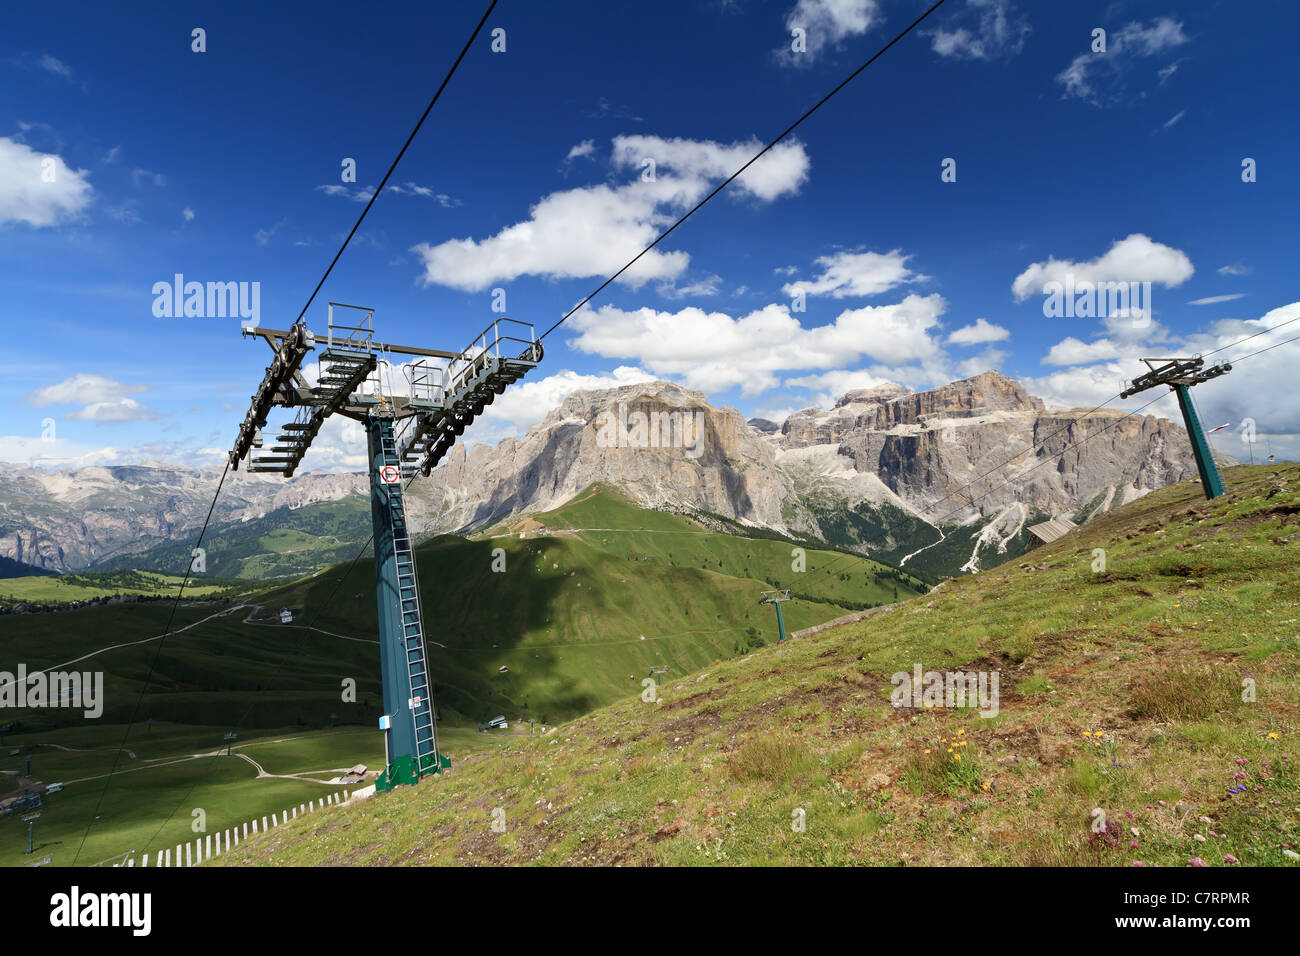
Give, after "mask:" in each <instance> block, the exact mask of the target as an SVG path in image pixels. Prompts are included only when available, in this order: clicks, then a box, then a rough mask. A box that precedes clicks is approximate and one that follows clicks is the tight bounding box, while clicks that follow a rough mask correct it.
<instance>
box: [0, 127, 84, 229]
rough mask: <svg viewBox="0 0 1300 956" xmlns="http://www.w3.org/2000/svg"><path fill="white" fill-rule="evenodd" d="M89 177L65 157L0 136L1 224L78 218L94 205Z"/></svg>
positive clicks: (49, 223)
mask: <svg viewBox="0 0 1300 956" xmlns="http://www.w3.org/2000/svg"><path fill="white" fill-rule="evenodd" d="M89 176H90V173H89V172H88V171H87V170H84V169H80V170H74V169H71V168H69V166H68V165H67V163H65V162H64V161H63V158H62V157H61V156H56V155H54V154H51V153H38V152H37V151H36V150H34V149H32V148H31V147H30V146H28V145H27V144H26V143H20V142H18V141H17V140H14V139H10V138H9V137H7V136H0V225H4V224H5V223H7V222H25V223H27V224H28V225H29V226H37V227H41V226H53V225H56V224H58V223H59V222H63V221H66V220H68V219H71V218H73V217H75V216H76V215H77V214H79V213H80V212H81V211H82V210H83V209H85V208H86V206H87V205H88V204H89V203H90V200H91V195H92V193H93V190H92V189H91V188H90V182H89V180H88V177H89ZM51 178H52V179H53V182H47V181H46V180H48V179H51Z"/></svg>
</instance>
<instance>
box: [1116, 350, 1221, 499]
mask: <svg viewBox="0 0 1300 956" xmlns="http://www.w3.org/2000/svg"><path fill="white" fill-rule="evenodd" d="M1142 361H1143V362H1146V364H1147V368H1149V369H1150V370H1151V371H1149V372H1147V374H1145V375H1141V376H1139V377H1137V378H1135V379H1133V386H1132V388H1129V389H1126V390H1124V391H1123V392H1120V398H1128V397H1129V396H1130V395H1136V394H1137V393H1138V392H1145V391H1146V390H1147V389H1148V388H1155V387H1156V386H1157V385H1168V386H1169V387H1170V388H1172V389H1173V390H1174V391H1175V392H1177V393H1178V407H1179V408H1180V409H1182V412H1183V424H1184V425H1186V426H1187V434H1188V435H1190V436H1191V437H1192V451H1193V452H1194V453H1195V455H1196V469H1197V471H1199V472H1200V473H1201V487H1202V488H1203V489H1205V497H1206V498H1217V497H1219V495H1221V494H1223V481H1222V480H1221V479H1220V478H1219V469H1218V468H1216V467H1215V465H1214V455H1213V453H1212V452H1211V451H1210V443H1209V440H1208V439H1206V437H1205V430H1204V429H1203V428H1201V420H1200V418H1199V417H1198V416H1197V414H1196V408H1195V406H1194V405H1193V404H1192V395H1191V391H1190V389H1191V387H1192V386H1193V385H1200V384H1201V383H1202V382H1208V381H1209V380H1210V379H1212V378H1218V377H1219V376H1220V375H1224V374H1226V373H1228V372H1231V371H1232V366H1231V365H1227V364H1223V365H1215V366H1214V367H1213V368H1202V366H1203V365H1204V364H1205V360H1204V359H1202V358H1199V357H1197V358H1184V359H1177V358H1150V359H1143V360H1142ZM1156 362H1164V363H1165V364H1163V365H1160V366H1156V365H1155V363H1156Z"/></svg>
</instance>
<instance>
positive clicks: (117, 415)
mask: <svg viewBox="0 0 1300 956" xmlns="http://www.w3.org/2000/svg"><path fill="white" fill-rule="evenodd" d="M143 391H146V387H145V386H144V385H125V384H123V383H122V382H119V381H117V380H116V379H112V378H106V377H104V376H103V375H89V374H85V373H82V374H78V375H74V376H72V377H71V378H66V379H64V380H63V381H61V382H57V383H56V384H54V385H46V386H45V387H44V388H38V389H36V390H35V391H33V392H29V393H28V395H27V404H28V405H31V406H32V407H34V408H44V407H46V406H48V405H81V406H82V407H81V408H80V409H77V410H76V411H72V412H69V413H68V414H67V417H68V418H75V419H81V420H83V421H92V422H98V423H100V424H106V423H117V422H132V421H148V420H150V419H154V418H158V417H159V416H158V413H157V412H155V411H154V410H153V409H151V408H149V407H148V406H146V405H142V404H140V403H139V402H137V401H136V400H135V399H133V398H128V397H127V396H128V395H130V394H132V393H138V392H143Z"/></svg>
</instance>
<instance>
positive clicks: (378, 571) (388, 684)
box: [230, 302, 542, 790]
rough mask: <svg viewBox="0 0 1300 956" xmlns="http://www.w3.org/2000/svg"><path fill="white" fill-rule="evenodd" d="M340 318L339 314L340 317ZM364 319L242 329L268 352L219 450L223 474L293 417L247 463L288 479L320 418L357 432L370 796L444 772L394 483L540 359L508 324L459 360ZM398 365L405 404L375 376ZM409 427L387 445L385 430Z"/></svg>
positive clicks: (439, 450) (447, 445)
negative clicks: (389, 334) (368, 593)
mask: <svg viewBox="0 0 1300 956" xmlns="http://www.w3.org/2000/svg"><path fill="white" fill-rule="evenodd" d="M335 309H353V310H356V311H357V312H360V313H363V317H362V318H361V319H358V320H355V321H356V324H355V325H344V324H342V323H336V322H335V320H334V310H335ZM349 314H351V313H349ZM373 315H374V309H369V308H363V307H361V306H355V305H344V304H343V303H340V302H331V303H330V304H329V331H328V334H327V335H325V336H320V335H317V334H315V333H313V332H311V331H310V330H308V329H307V328H306V326H305V325H304V324H303V323H302V322H298V323H296V324H295V325H294V326H293V327H292V328H290V329H288V330H287V331H285V330H281V329H265V328H247V327H246V328H244V330H243V334H244V335H246V336H255V337H258V338H262V339H265V340H266V342H267V344H268V345H270V346H271V350H272V351H273V352H274V353H275V358H274V359H273V360H272V362H271V364H270V365H269V366H267V369H266V375H265V376H264V377H263V379H262V384H261V385H260V386H258V389H257V394H256V395H254V396H253V398H252V405H251V407H250V408H249V410H248V414H247V415H246V416H245V418H244V423H243V424H242V425H241V426H240V427H239V437H238V438H237V439H236V440H235V447H234V448H233V449H232V450H231V452H230V463H231V465H232V466H233V467H234V468H238V467H239V463H240V462H241V461H243V460H244V459H245V457H247V456H248V454H249V452H250V450H251V449H254V448H257V449H261V448H262V446H263V443H262V429H263V428H265V427H266V422H267V416H268V414H269V413H270V411H271V409H273V408H276V407H280V408H293V409H296V412H295V413H294V418H293V420H292V421H291V422H288V423H286V424H284V425H282V426H280V428H281V435H280V436H279V438H278V439H276V444H274V445H272V446H271V448H269V449H267V451H268V452H269V454H267V453H262V454H260V455H258V456H256V457H253V458H251V459H249V462H248V471H250V472H275V473H279V474H282V475H284V476H285V477H286V478H289V477H292V476H293V473H294V471H295V470H296V469H297V467H298V465H299V464H300V463H301V462H302V459H303V455H305V454H306V453H307V449H308V448H309V447H310V446H311V442H312V439H314V438H315V437H316V435H317V433H319V431H320V429H321V426H322V425H323V424H324V422H325V419H326V418H328V417H329V416H330V415H333V414H339V415H345V416H347V417H348V418H351V419H354V420H356V421H358V422H360V423H361V424H362V425H363V426H364V427H365V429H366V437H367V441H368V447H369V453H370V454H369V461H370V468H369V471H370V516H371V519H372V521H373V522H374V542H375V590H376V593H377V597H378V601H379V647H380V663H381V668H382V669H381V674H382V678H383V688H384V716H383V718H381V720H380V727H381V728H382V729H384V731H385V737H384V743H385V750H386V753H387V760H386V766H385V768H384V772H383V773H382V774H381V775H380V777H379V779H378V781H376V784H375V786H376V788H377V789H378V790H391V789H392V788H393V787H395V786H397V785H399V784H414V783H416V782H418V781H419V780H420V778H421V777H424V776H426V775H428V774H431V773H438V772H440V771H441V770H443V769H444V768H446V767H449V766H450V765H451V763H450V761H449V760H448V759H447V758H446V757H445V756H443V755H441V754H440V753H439V752H438V742H437V726H436V717H435V714H434V710H433V702H432V700H431V698H430V694H429V674H428V671H427V668H426V652H425V647H424V623H423V619H422V617H421V614H420V594H419V582H418V579H417V576H416V569H415V551H414V548H413V546H412V540H411V533H410V529H409V527H408V524H407V519H406V508H405V505H404V504H403V496H402V479H403V478H404V477H411V476H414V475H416V474H423V475H427V474H429V472H430V471H431V470H432V469H433V467H434V466H435V465H437V464H438V462H439V461H440V460H441V459H442V458H443V456H444V455H446V454H447V452H448V451H449V450H450V449H451V446H452V445H453V444H454V443H455V441H456V439H457V438H458V437H459V436H460V435H461V434H463V433H464V431H465V429H466V428H468V427H469V425H470V424H471V423H472V422H473V421H474V419H475V418H476V417H477V416H478V415H480V414H482V412H483V409H484V407H485V406H487V405H490V404H492V401H493V400H494V399H495V398H496V396H498V395H500V394H501V393H502V392H504V391H505V390H506V388H507V386H509V385H511V384H513V383H514V382H517V381H518V380H519V379H521V378H522V377H523V376H524V375H525V374H526V373H527V372H529V371H530V370H531V369H533V368H536V366H537V364H538V363H539V362H540V361H541V359H542V345H541V342H539V341H538V340H537V337H536V335H535V334H534V332H533V327H532V326H531V325H527V324H525V323H523V322H516V321H515V320H513V319H506V318H500V319H497V320H496V321H494V322H493V323H492V324H491V325H490V326H488V328H487V329H486V330H485V331H484V332H483V334H482V335H480V336H478V338H476V339H475V340H474V341H473V342H471V343H470V345H469V346H468V347H467V348H465V349H463V350H462V351H460V352H443V351H439V350H437V349H422V348H414V347H409V346H402V345H385V344H383V343H381V342H376V341H374V336H373V321H372V317H373ZM321 344H323V345H324V346H325V347H324V350H323V351H321V352H320V353H319V354H318V356H317V359H318V361H319V368H320V375H319V377H318V379H317V381H316V384H315V385H312V384H310V383H309V382H308V381H307V379H306V378H305V377H304V376H303V374H302V371H301V366H302V364H303V361H304V359H305V358H306V356H307V353H308V352H310V351H313V350H314V349H315V348H316V347H317V345H321ZM388 355H410V356H416V357H417V358H416V359H415V361H413V362H411V363H410V364H408V365H406V366H405V367H404V369H403V374H404V376H405V379H406V384H405V388H404V389H403V391H405V393H406V394H393V393H392V392H391V390H390V388H389V385H388V383H387V381H386V379H385V376H384V375H383V374H382V372H381V370H380V368H379V367H380V365H381V364H384V365H388V364H390V363H389V361H388V360H387V359H385V358H382V356H388ZM399 419H411V420H412V421H411V422H410V423H408V425H407V426H406V428H407V429H409V431H410V435H409V436H408V437H407V438H406V439H405V441H401V442H400V443H399V439H398V436H397V434H396V433H395V429H394V423H395V422H396V421H398V420H399Z"/></svg>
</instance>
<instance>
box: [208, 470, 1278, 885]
mask: <svg viewBox="0 0 1300 956" xmlns="http://www.w3.org/2000/svg"><path fill="white" fill-rule="evenodd" d="M1225 477H1226V480H1227V484H1228V486H1229V488H1231V489H1232V491H1231V492H1230V493H1229V494H1228V495H1226V496H1224V497H1222V498H1220V499H1218V500H1217V501H1215V502H1212V503H1207V502H1206V501H1205V500H1204V499H1203V497H1202V495H1201V491H1200V488H1199V485H1196V484H1192V483H1183V484H1180V485H1176V486H1173V487H1170V488H1166V489H1164V490H1162V491H1159V492H1156V493H1154V494H1151V495H1149V496H1147V497H1145V498H1143V499H1141V500H1139V501H1137V502H1134V503H1132V504H1130V505H1128V506H1125V507H1123V508H1121V509H1118V510H1117V511H1115V512H1113V513H1108V514H1105V515H1102V516H1100V517H1098V518H1097V519H1095V520H1094V521H1091V522H1089V523H1088V524H1087V525H1086V526H1085V527H1083V528H1080V529H1079V530H1078V531H1076V532H1073V533H1071V534H1070V535H1068V536H1066V537H1065V538H1063V539H1061V540H1060V541H1058V542H1055V543H1054V544H1052V545H1050V546H1047V547H1044V548H1042V549H1039V550H1035V551H1033V552H1031V553H1030V554H1028V555H1026V557H1025V559H1024V560H1022V561H1020V562H1012V563H1010V564H1007V565H1003V566H1001V567H999V568H996V569H994V570H992V571H989V572H985V573H982V574H978V575H974V576H971V577H968V578H962V579H958V580H954V581H951V582H949V583H947V584H945V585H943V586H942V588H940V589H938V590H936V591H935V592H932V593H931V594H929V595H926V596H923V597H919V598H915V599H913V600H911V601H909V602H907V603H905V604H902V605H900V606H899V607H897V608H893V609H890V610H888V611H882V612H877V613H876V614H875V615H874V616H871V617H869V618H867V619H866V620H863V621H861V622H859V623H856V624H851V625H845V626H841V627H836V628H831V629H828V630H826V631H823V632H821V633H818V634H816V635H814V636H810V637H806V638H800V639H797V640H792V641H789V642H786V643H785V644H781V645H776V646H772V645H769V646H767V647H765V648H762V649H760V650H758V651H756V652H754V653H752V654H748V655H746V656H745V657H743V658H740V659H737V660H730V661H726V662H721V663H716V662H715V663H711V664H708V665H707V666H704V667H702V668H701V669H700V670H699V671H698V672H695V673H691V674H687V675H679V674H678V673H677V672H674V673H673V675H672V676H671V678H670V679H669V680H667V681H665V683H664V686H663V692H662V696H661V697H660V698H659V700H658V701H657V702H655V703H647V702H644V701H643V700H642V699H641V698H640V696H639V695H638V691H639V687H635V686H629V687H628V688H627V689H626V691H625V693H624V695H623V697H622V699H621V700H620V701H619V702H617V703H615V704H613V705H611V706H609V707H606V708H604V709H601V710H599V711H597V712H595V713H592V714H588V715H586V716H584V717H581V718H579V719H577V720H574V721H572V722H571V723H567V724H564V725H561V726H559V727H556V728H554V730H553V732H552V733H550V734H548V735H547V736H546V737H545V738H534V739H521V740H518V741H514V742H511V743H508V744H507V745H506V746H505V747H503V748H502V749H501V751H499V752H497V753H493V754H490V755H482V756H475V757H473V758H471V759H467V760H463V761H461V762H459V763H458V764H456V765H455V766H454V767H453V769H452V771H451V772H450V773H448V774H446V775H445V776H442V777H440V778H433V779H428V780H426V781H424V782H423V783H421V784H420V785H419V786H418V787H414V788H406V789H401V790H399V791H397V792H395V793H393V794H389V795H382V796H379V797H376V798H373V799H371V800H369V801H366V802H364V803H362V804H359V805H357V806H354V807H349V808H346V809H335V810H331V811H328V812H326V813H324V814H322V815H318V816H315V817H313V818H311V819H309V820H305V821H304V820H299V821H297V822H295V823H294V824H292V825H290V826H289V827H288V828H286V829H284V830H282V831H277V832H275V833H274V834H269V835H266V836H264V837H259V838H258V839H256V840H250V841H249V842H248V843H246V844H244V845H243V846H242V847H240V848H239V849H238V850H237V851H236V852H235V853H233V854H231V855H230V856H227V857H223V858H222V859H221V862H223V863H227V864H272V863H273V864H297V865H315V864H323V863H344V864H392V863H459V864H523V863H533V862H538V863H565V864H584V863H605V864H608V863H622V864H654V863H658V864H747V865H762V864H766V863H778V864H788V863H793V864H846V863H866V864H879V865H898V864H900V863H901V864H924V865H954V864H1002V865H1035V864H1049V865H1092V864H1113V865H1129V864H1136V863H1143V864H1147V865H1154V864H1160V865H1163V866H1183V865H1188V864H1189V862H1192V865H1197V864H1198V863H1199V862H1201V861H1203V862H1205V863H1207V864H1208V865H1211V866H1217V865H1229V866H1230V865H1240V864H1244V865H1294V864H1295V862H1296V859H1295V854H1296V853H1297V851H1300V815H1298V811H1297V807H1298V806H1300V770H1298V769H1297V767H1296V762H1297V753H1296V748H1295V741H1296V735H1297V733H1300V712H1298V707H1297V700H1298V699H1300V653H1298V652H1300V638H1297V627H1296V625H1297V622H1298V621H1300V577H1298V576H1297V575H1296V574H1295V566H1296V554H1295V551H1296V549H1297V548H1300V493H1298V490H1300V467H1297V466H1294V465H1288V466H1258V467H1237V468H1232V469H1229V470H1228V471H1227V473H1226V476H1225ZM1101 552H1104V555H1103V554H1102V553H1101ZM1103 559H1104V566H1103V563H1102V562H1103ZM646 570H647V569H645V568H641V569H640V570H639V571H638V573H643V572H644V571H646ZM702 573H710V572H702ZM917 664H920V665H921V666H922V667H923V668H925V669H927V670H928V669H937V670H944V671H947V670H953V669H959V668H960V669H969V670H982V671H986V672H993V671H995V672H997V673H998V674H999V675H1000V689H1001V694H1000V701H999V706H1000V709H999V712H998V714H997V716H995V717H990V718H985V717H981V716H980V715H979V714H978V713H977V712H976V711H974V710H971V709H969V708H966V709H947V708H943V707H936V708H929V707H926V708H912V707H902V708H894V707H893V706H891V703H890V691H891V690H892V687H891V683H890V677H891V675H892V674H894V673H895V672H898V671H911V670H912V669H913V667H914V666H915V665H917ZM1243 698H1244V699H1243ZM497 809H501V810H504V813H505V820H506V827H505V831H504V832H495V831H494V830H493V828H492V826H491V824H492V820H493V817H492V814H493V811H494V810H497ZM1094 811H1097V813H1096V814H1094ZM799 821H803V823H804V828H803V830H802V832H798V829H797V827H796V826H795V824H797V823H798V822H799ZM1288 851H1289V852H1290V853H1291V854H1292V855H1291V856H1288V855H1287V853H1288Z"/></svg>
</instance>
